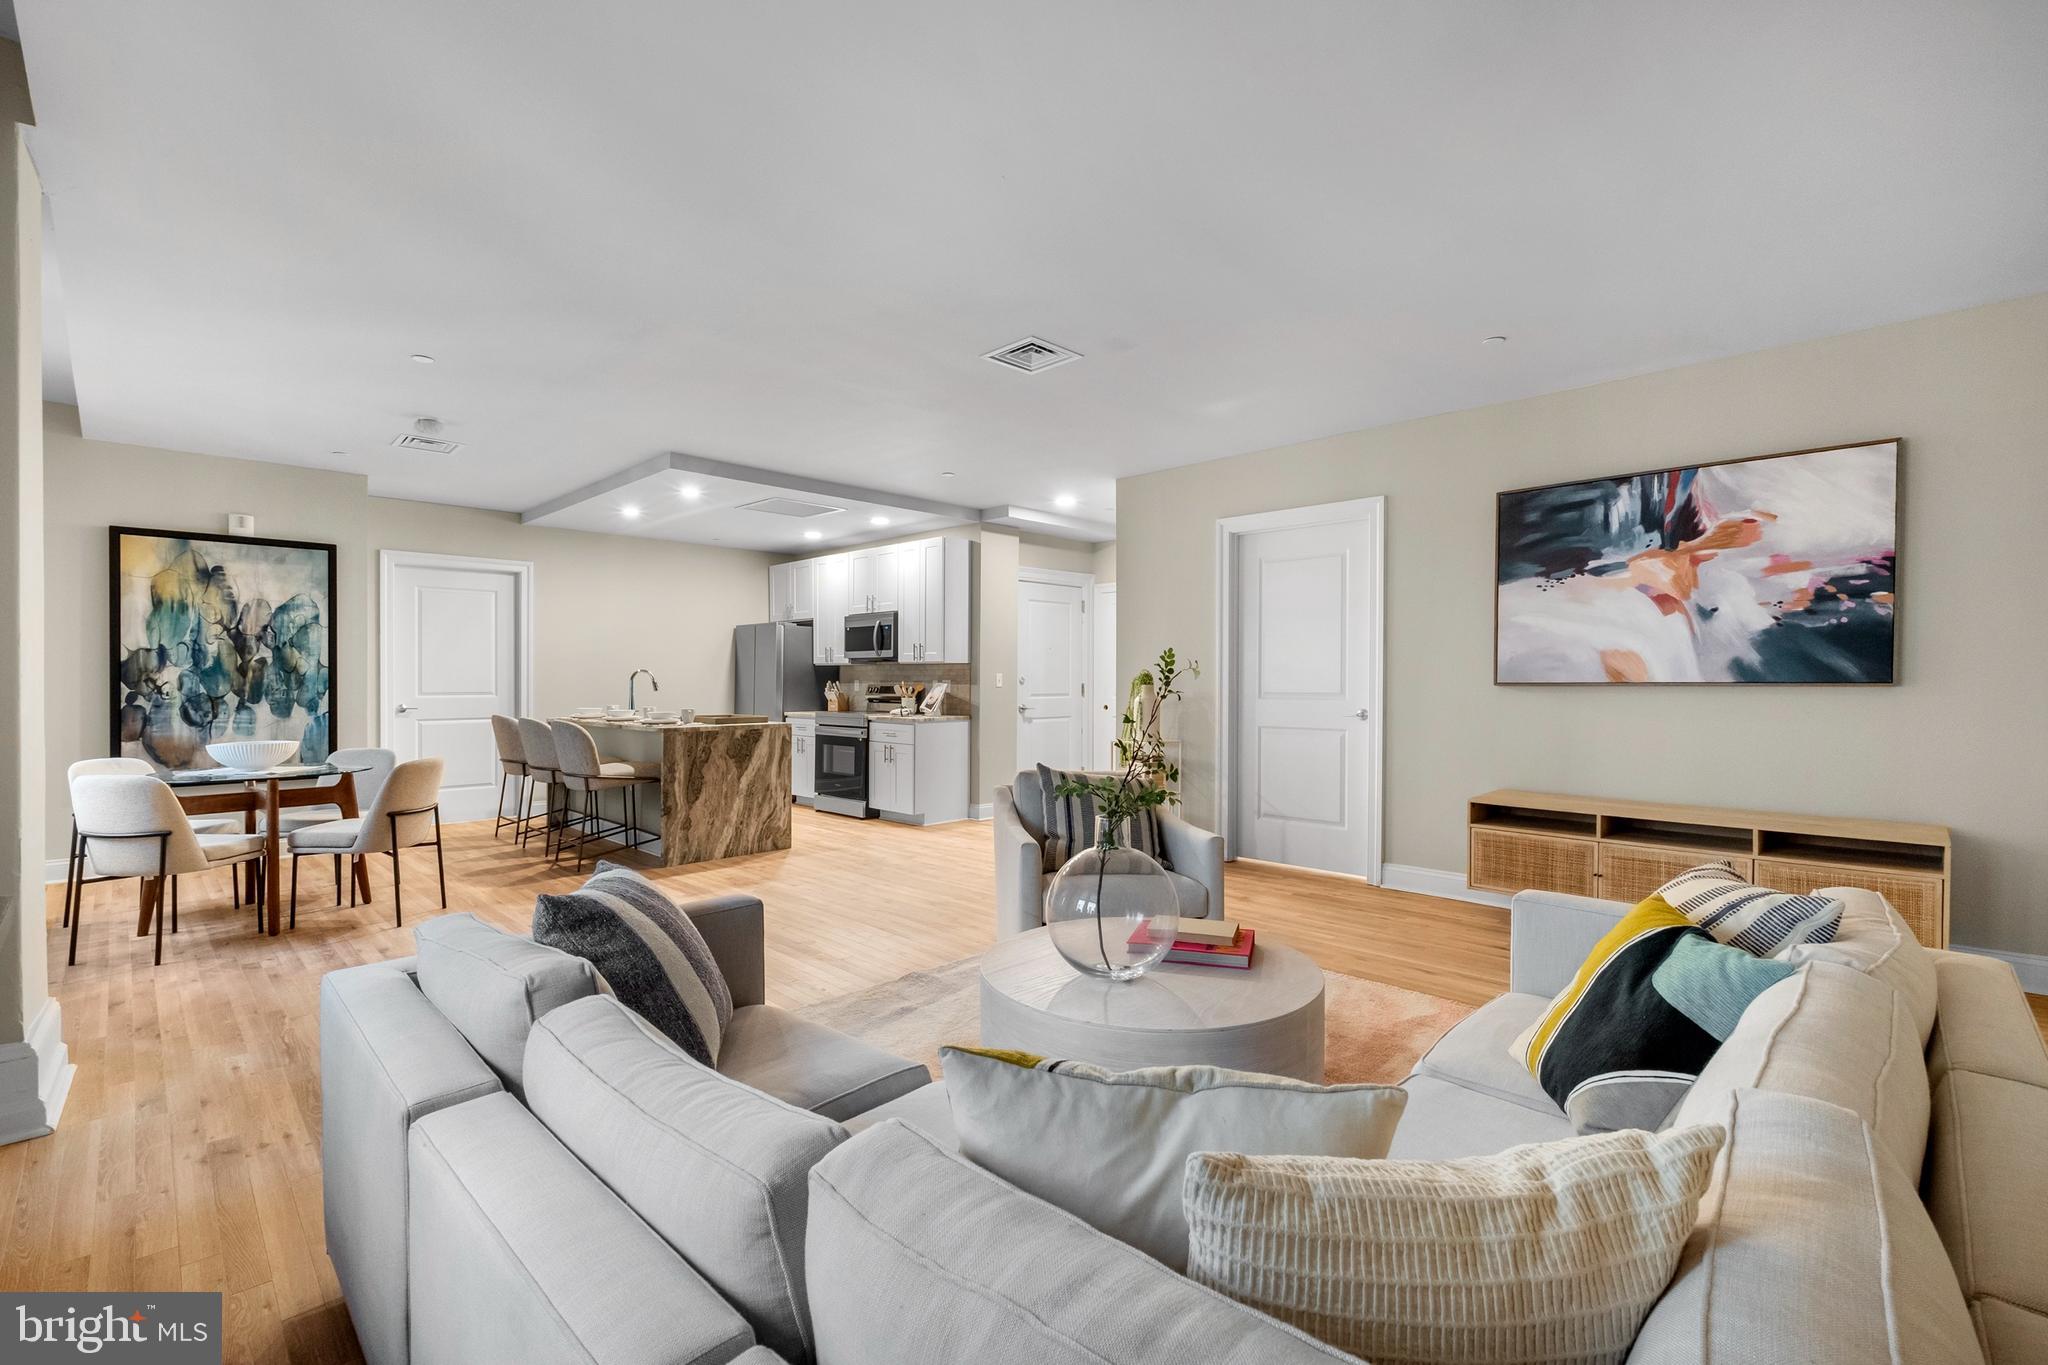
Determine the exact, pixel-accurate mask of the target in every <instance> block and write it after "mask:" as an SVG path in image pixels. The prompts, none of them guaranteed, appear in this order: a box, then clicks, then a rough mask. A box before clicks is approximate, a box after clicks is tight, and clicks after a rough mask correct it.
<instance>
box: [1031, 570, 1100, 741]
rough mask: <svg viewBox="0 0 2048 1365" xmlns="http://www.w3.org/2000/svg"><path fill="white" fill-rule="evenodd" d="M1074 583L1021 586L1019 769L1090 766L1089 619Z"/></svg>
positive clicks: (1080, 591)
mask: <svg viewBox="0 0 2048 1365" xmlns="http://www.w3.org/2000/svg"><path fill="white" fill-rule="evenodd" d="M1082 601H1083V597H1082V589H1081V588H1080V587H1079V586H1077V585H1075V584H1071V583H1031V582H1023V583H1019V584H1018V585H1017V707H1018V709H1017V766H1018V768H1019V770H1020V771H1021V770H1022V769H1026V768H1029V767H1031V766H1032V765H1033V764H1037V763H1043V764H1045V765H1046V766H1047V767H1048V768H1079V767H1084V766H1086V764H1087V761H1088V757H1087V749H1086V745H1085V743H1084V742H1083V741H1084V739H1085V736H1086V734H1087V728H1088V719H1087V711H1086V709H1085V707H1086V696H1085V694H1086V691H1087V688H1086V684H1087V680H1088V641H1087V636H1086V633H1085V632H1086V629H1087V618H1086V616H1085V615H1084V613H1083V612H1082V609H1081V604H1082Z"/></svg>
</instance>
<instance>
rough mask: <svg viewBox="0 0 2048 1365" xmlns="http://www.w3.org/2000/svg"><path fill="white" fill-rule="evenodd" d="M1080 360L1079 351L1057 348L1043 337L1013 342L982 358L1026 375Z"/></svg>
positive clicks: (1026, 338) (1062, 347)
mask: <svg viewBox="0 0 2048 1365" xmlns="http://www.w3.org/2000/svg"><path fill="white" fill-rule="evenodd" d="M1080 358H1081V353H1080V352H1079V351H1070V350H1068V349H1067V348H1066V347H1064V346H1055V345H1053V343H1051V342H1050V341H1047V340H1045V339H1044V338H1043V337H1025V338H1024V339H1023V340H1022V341H1015V342H1012V343H1010V344H1009V345H1008V346H1005V347H1003V348H1002V349H1001V350H996V351H990V352H989V353H988V354H987V355H985V356H983V357H982V359H984V360H993V361H995V363H996V364H998V365H1008V366H1009V367H1010V368H1011V369H1013V370H1022V371H1024V372H1025V373H1026V374H1037V373H1038V372H1039V371H1040V370H1049V369H1051V368H1052V367H1053V366H1055V365H1064V364H1066V363H1067V362H1068V361H1069V360H1079V359H1080Z"/></svg>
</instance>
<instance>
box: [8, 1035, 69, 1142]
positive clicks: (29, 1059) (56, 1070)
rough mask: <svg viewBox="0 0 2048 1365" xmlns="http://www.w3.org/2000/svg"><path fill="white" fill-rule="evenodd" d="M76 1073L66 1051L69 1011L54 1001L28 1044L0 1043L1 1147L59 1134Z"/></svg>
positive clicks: (29, 1036)
mask: <svg viewBox="0 0 2048 1365" xmlns="http://www.w3.org/2000/svg"><path fill="white" fill-rule="evenodd" d="M77 1074H78V1068H77V1067H76V1066H75V1065H73V1064H72V1061H71V1053H70V1050H69V1049H68V1048H66V1047H65V1046H64V1011H63V1009H62V1008H61V1007H60V1006H59V1005H58V1004H57V1002H56V1001H55V1000H45V1001H43V1007H42V1008H41V1009H40V1010H38V1011H37V1012H36V1017H35V1018H34V1019H33V1020H32V1021H30V1023H29V1026H28V1037H27V1039H25V1040H24V1041H22V1042H19V1043H0V1145H4V1144H6V1143H10V1142H22V1141H25V1140H27V1139H29V1138H39V1137H43V1136H45V1135H46V1134H48V1133H49V1132H51V1131H52V1130H53V1129H55V1128H56V1126H57V1119H58V1117H59V1116H60V1115H61V1114H63V1112H64V1101H65V1099H66V1098H67V1097H68V1096H69V1095H70V1094H71V1078H72V1077H73V1076H75V1075H77Z"/></svg>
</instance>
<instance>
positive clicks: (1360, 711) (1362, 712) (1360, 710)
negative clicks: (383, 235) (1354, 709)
mask: <svg viewBox="0 0 2048 1365" xmlns="http://www.w3.org/2000/svg"><path fill="white" fill-rule="evenodd" d="M1358 718H1359V719H1360V720H1370V719H1372V717H1371V716H1370V715H1368V714H1367V713H1366V709H1365V708H1364V707H1363V706H1361V707H1359V708H1358Z"/></svg>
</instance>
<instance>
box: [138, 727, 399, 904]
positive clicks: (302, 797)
mask: <svg viewBox="0 0 2048 1365" xmlns="http://www.w3.org/2000/svg"><path fill="white" fill-rule="evenodd" d="M368 769H369V765H368V764H351V765H347V766H344V765H341V764H338V763H285V764H280V765H279V766H277V767H275V768H184V769H173V770H171V771H169V772H162V773H158V774H157V776H159V777H161V778H162V779H163V780H164V783H165V785H166V786H168V787H170V788H171V790H172V791H174V792H176V793H177V796H178V804H179V805H181V806H183V807H184V808H185V813H186V814H187V815H223V814H237V813H238V814H240V815H241V817H242V828H243V830H245V831H246V832H248V833H250V834H254V833H257V832H258V831H257V827H256V826H257V816H258V815H261V816H262V817H263V821H262V825H263V828H262V831H261V832H262V834H263V863H264V868H263V873H264V875H263V887H264V891H263V922H264V926H265V932H266V933H268V934H270V935H272V936H273V937H275V936H276V934H277V933H278V931H279V929H280V927H281V917H280V915H279V909H280V906H279V896H278V880H279V879H278V865H279V862H280V856H279V855H280V850H279V846H278V828H277V826H278V813H279V812H280V811H284V810H289V809H291V808H292V807H294V806H335V807H338V808H339V809H340V811H341V815H342V818H343V819H354V818H355V817H356V816H359V815H361V814H362V811H361V810H360V809H359V808H358V807H357V804H356V779H355V775H356V774H357V773H359V772H366V771H368ZM350 865H351V868H352V871H351V874H350V875H351V876H353V877H354V878H355V882H356V890H357V892H358V893H359V894H360V895H361V896H362V898H363V899H364V900H366V901H367V900H368V899H369V898H370V874H369V870H368V869H367V868H365V867H364V866H363V864H362V862H361V861H360V860H358V859H351V860H350ZM235 875H236V876H238V877H239V876H241V875H242V871H241V869H239V868H237V869H236V870H235ZM249 893H250V894H251V895H254V894H255V886H254V884H253V882H252V883H251V884H250V886H249ZM149 929H150V910H149V905H148V902H147V900H146V899H145V901H144V904H143V908H142V911H141V921H140V924H139V927H138V928H137V931H136V932H138V933H143V934H146V933H148V932H149Z"/></svg>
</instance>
